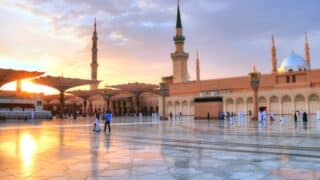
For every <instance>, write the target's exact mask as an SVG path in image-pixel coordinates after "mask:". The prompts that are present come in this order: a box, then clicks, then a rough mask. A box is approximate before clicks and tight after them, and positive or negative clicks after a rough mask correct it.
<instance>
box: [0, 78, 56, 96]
mask: <svg viewBox="0 0 320 180" xmlns="http://www.w3.org/2000/svg"><path fill="white" fill-rule="evenodd" d="M21 88H22V91H25V92H32V93H44V94H57V93H58V91H57V90H55V89H53V88H50V87H47V86H42V85H38V84H34V83H32V82H31V81H30V80H23V81H22V83H21ZM1 89H2V90H10V91H15V90H16V82H11V83H8V84H5V85H4V86H2V88H1Z"/></svg>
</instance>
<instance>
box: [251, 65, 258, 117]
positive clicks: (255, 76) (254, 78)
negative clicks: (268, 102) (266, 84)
mask: <svg viewBox="0 0 320 180" xmlns="http://www.w3.org/2000/svg"><path fill="white" fill-rule="evenodd" d="M260 78H261V73H260V72H257V71H256V67H255V66H254V67H253V70H252V72H251V73H249V81H250V86H251V89H252V91H253V114H252V120H258V89H259V85H260Z"/></svg>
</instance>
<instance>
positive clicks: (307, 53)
mask: <svg viewBox="0 0 320 180" xmlns="http://www.w3.org/2000/svg"><path fill="white" fill-rule="evenodd" d="M304 59H305V60H306V62H307V64H308V69H309V70H310V69H311V63H310V61H311V58H310V48H309V42H308V35H307V33H305V34H304Z"/></svg>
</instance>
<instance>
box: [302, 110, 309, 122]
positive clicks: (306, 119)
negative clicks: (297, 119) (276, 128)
mask: <svg viewBox="0 0 320 180" xmlns="http://www.w3.org/2000/svg"><path fill="white" fill-rule="evenodd" d="M302 118H303V122H307V121H308V115H307V113H306V112H303V116H302Z"/></svg>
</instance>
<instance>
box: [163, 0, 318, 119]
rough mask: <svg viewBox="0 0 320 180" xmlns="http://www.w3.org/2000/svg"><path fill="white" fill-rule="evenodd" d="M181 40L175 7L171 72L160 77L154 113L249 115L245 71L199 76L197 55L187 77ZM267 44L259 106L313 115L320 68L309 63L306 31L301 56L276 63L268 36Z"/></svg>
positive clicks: (276, 111) (250, 94) (250, 106)
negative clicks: (161, 93) (163, 88)
mask: <svg viewBox="0 0 320 180" xmlns="http://www.w3.org/2000/svg"><path fill="white" fill-rule="evenodd" d="M184 40H185V36H184V35H183V29H182V21H181V15H180V7H179V5H178V11H177V25H176V35H175V37H174V43H175V47H176V51H175V52H174V53H172V54H171V57H172V61H173V75H172V76H167V77H162V82H163V83H165V84H166V85H167V89H168V90H167V91H168V93H167V95H166V97H165V99H164V100H162V98H159V107H160V114H161V113H163V112H164V111H165V112H164V114H166V115H167V116H169V114H180V113H182V114H183V115H190V116H195V117H196V118H197V116H199V118H204V117H206V116H205V115H207V114H209V113H210V114H211V116H217V114H218V112H230V113H231V112H234V113H238V112H242V113H244V114H250V112H252V111H253V91H252V89H251V87H250V82H249V77H248V75H243V76H239V77H230V78H220V79H209V80H200V67H199V56H198V55H197V64H196V65H197V67H196V75H197V79H196V80H194V81H191V80H189V79H187V76H186V74H188V67H187V63H185V62H187V59H188V53H186V52H184V51H183V49H184V48H183V46H184ZM271 44H272V47H271V66H272V69H271V71H270V73H267V74H262V75H261V80H260V88H259V91H258V98H257V104H258V108H259V110H261V111H262V110H266V111H267V112H270V113H271V112H272V113H274V114H278V115H280V114H283V115H290V114H293V113H294V112H295V111H305V112H307V113H309V114H314V113H316V112H317V111H318V110H319V109H320V98H319V97H320V69H313V68H312V66H311V56H310V48H309V43H308V38H307V34H305V44H304V52H305V54H304V57H302V56H300V55H299V54H297V53H295V52H292V53H291V54H289V55H288V56H287V57H286V58H284V60H283V61H282V62H278V59H277V53H276V45H275V40H274V37H273V36H272V43H271ZM163 103H165V104H163ZM210 104H211V105H210ZM201 114H202V115H201ZM200 116H201V117H200Z"/></svg>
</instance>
